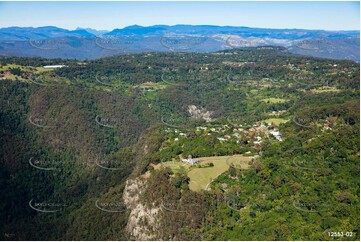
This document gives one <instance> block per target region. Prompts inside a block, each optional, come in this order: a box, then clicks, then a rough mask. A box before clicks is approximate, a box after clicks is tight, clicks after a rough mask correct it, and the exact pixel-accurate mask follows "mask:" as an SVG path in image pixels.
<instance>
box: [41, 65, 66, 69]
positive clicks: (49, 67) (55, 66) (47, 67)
mask: <svg viewBox="0 0 361 242" xmlns="http://www.w3.org/2000/svg"><path fill="white" fill-rule="evenodd" d="M63 67H65V65H53V66H43V68H45V69H51V68H63Z"/></svg>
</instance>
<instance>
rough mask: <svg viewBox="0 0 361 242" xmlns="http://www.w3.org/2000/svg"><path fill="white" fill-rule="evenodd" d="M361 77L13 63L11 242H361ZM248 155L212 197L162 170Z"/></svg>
mask: <svg viewBox="0 0 361 242" xmlns="http://www.w3.org/2000/svg"><path fill="white" fill-rule="evenodd" d="M45 65H64V67H62V68H56V69H52V68H50V69H49V68H43V66H45ZM359 76H360V69H359V65H358V64H357V63H355V62H352V61H335V60H329V59H320V58H313V57H304V56H296V55H291V54H289V53H288V52H287V51H286V49H284V48H281V47H260V48H241V49H235V50H230V51H223V52H215V53H146V54H127V55H120V56H114V57H107V58H102V59H97V60H91V61H83V62H79V61H73V60H47V59H40V58H1V59H0V86H1V88H0V93H1V94H0V124H1V125H0V127H1V129H0V132H1V135H0V145H1V149H0V172H1V176H0V181H1V182H0V192H1V196H2V198H3V199H2V202H1V204H0V214H2V216H1V226H0V231H1V234H2V235H3V237H2V239H3V240H127V239H144V237H137V236H136V233H135V232H134V231H132V228H134V225H136V226H139V230H140V231H143V230H142V229H144V230H147V231H148V232H149V236H150V237H149V238H152V239H163V240H359V219H360V214H359V202H360V200H359V185H360V183H359V182H360V180H359V172H360V171H359V168H360V163H359V137H360V136H359V135H360V134H359V132H360V126H359V123H360V119H359V87H360V80H359ZM236 154H243V155H246V156H247V155H248V156H250V155H252V156H254V157H257V158H255V159H253V161H252V162H250V164H249V169H240V168H239V167H237V166H234V165H231V164H230V167H229V169H228V170H227V171H226V172H224V173H222V174H221V175H219V176H218V177H217V178H216V179H214V180H212V181H210V182H209V184H208V186H207V189H204V190H203V191H198V192H195V191H193V190H191V189H189V184H190V179H189V177H188V174H187V172H186V171H185V170H182V169H180V170H174V169H173V170H172V169H169V168H166V167H165V168H164V167H163V168H162V164H163V163H164V162H166V161H171V160H175V161H178V162H180V160H181V159H182V158H186V157H189V156H190V155H191V156H192V157H194V158H198V157H216V156H232V155H236ZM159 167H161V168H159ZM193 168H199V169H204V170H206V169H208V168H209V166H206V167H203V168H202V166H199V167H191V168H190V169H193ZM137 179H139V180H144V184H143V183H139V184H138V185H134V186H133V188H132V189H133V190H132V189H130V188H131V187H130V184H131V183H130V181H136V180H137ZM127 180H128V182H126V181H127ZM134 184H136V183H134ZM140 184H142V186H141V185H140ZM127 189H130V190H131V191H132V192H131V194H130V193H129V192H124V190H127ZM125 194H126V195H129V194H130V195H131V196H130V195H129V196H130V197H132V196H134V197H136V198H137V199H135V200H134V201H133V200H129V199H128V198H127V197H126V198H125V197H124V196H125ZM131 202H133V204H131ZM137 209H140V210H137ZM142 209H144V211H148V210H147V209H149V211H151V209H154V211H156V212H154V214H153V215H152V216H153V217H152V218H154V221H153V220H147V219H145V220H144V221H143V220H142V221H140V220H139V221H138V220H137V221H136V222H134V220H132V219H133V218H134V217H135V215H134V214H135V212H139V214H142V212H143V210H142ZM152 211H153V210H152ZM150 221H153V222H150ZM152 224H153V225H154V226H155V227H154V228H158V229H155V230H150V229H147V228H150V227H151V226H153V225H152ZM329 232H330V233H329ZM333 232H340V233H341V232H342V233H343V234H342V235H341V234H337V233H333ZM346 233H347V234H346Z"/></svg>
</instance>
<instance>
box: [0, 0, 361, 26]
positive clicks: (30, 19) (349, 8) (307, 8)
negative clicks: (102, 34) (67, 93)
mask: <svg viewBox="0 0 361 242" xmlns="http://www.w3.org/2000/svg"><path fill="white" fill-rule="evenodd" d="M359 4H360V3H359V2H0V27H9V26H22V27H39V26H50V25H51V26H57V27H61V28H67V29H75V28H76V27H90V28H95V29H106V30H112V29H114V28H122V27H125V26H128V25H133V24H138V25H143V26H149V25H155V24H167V25H175V24H194V25H197V24H207V25H222V26H224V25H231V26H248V27H263V28H304V29H326V30H358V29H359V28H360V20H359V19H360V5H359Z"/></svg>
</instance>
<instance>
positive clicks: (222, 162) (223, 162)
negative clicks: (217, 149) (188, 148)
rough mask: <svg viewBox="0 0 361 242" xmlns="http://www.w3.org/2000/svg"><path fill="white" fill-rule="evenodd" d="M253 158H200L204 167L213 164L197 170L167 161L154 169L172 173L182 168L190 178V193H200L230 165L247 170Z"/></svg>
mask: <svg viewBox="0 0 361 242" xmlns="http://www.w3.org/2000/svg"><path fill="white" fill-rule="evenodd" d="M253 158H254V157H253V156H248V157H247V156H243V155H234V156H211V157H201V158H197V160H199V161H200V164H201V165H205V164H206V163H210V162H211V163H213V164H214V166H213V167H206V168H197V167H194V166H193V167H192V166H191V165H189V164H185V163H183V162H176V161H167V162H162V163H160V164H158V165H156V166H155V168H160V167H169V168H171V169H172V171H173V172H179V171H180V169H182V168H184V170H185V171H186V172H187V175H188V176H189V178H190V182H189V188H190V189H191V190H192V191H201V190H205V189H206V187H207V184H208V183H210V182H211V181H212V180H213V179H215V178H217V177H218V176H219V175H220V174H222V173H223V172H225V171H227V170H228V168H229V166H230V165H232V164H233V165H234V166H235V167H237V168H241V169H247V168H249V164H248V163H249V162H250V161H251V160H252V159H253Z"/></svg>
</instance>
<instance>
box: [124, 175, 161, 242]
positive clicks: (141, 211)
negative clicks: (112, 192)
mask: <svg viewBox="0 0 361 242" xmlns="http://www.w3.org/2000/svg"><path fill="white" fill-rule="evenodd" d="M146 179H147V178H146V177H144V176H141V177H138V178H136V179H129V180H127V182H126V186H125V189H124V193H123V200H124V204H125V205H126V206H127V208H128V209H130V210H131V212H130V215H129V219H128V224H127V227H126V231H127V233H128V234H129V235H130V238H131V239H134V240H159V239H160V238H159V231H160V229H159V222H158V221H159V211H160V208H148V207H146V206H145V205H144V204H142V203H141V201H140V194H141V193H142V192H143V191H144V189H145V181H146Z"/></svg>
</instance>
